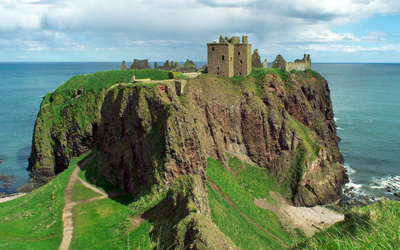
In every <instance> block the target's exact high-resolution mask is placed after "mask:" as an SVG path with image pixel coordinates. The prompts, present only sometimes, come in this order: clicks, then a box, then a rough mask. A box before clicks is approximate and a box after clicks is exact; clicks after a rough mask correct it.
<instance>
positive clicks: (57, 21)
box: [0, 0, 400, 63]
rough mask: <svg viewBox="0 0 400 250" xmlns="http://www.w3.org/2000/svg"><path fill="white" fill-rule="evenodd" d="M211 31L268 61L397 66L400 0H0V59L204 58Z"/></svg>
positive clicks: (215, 36) (213, 38)
mask: <svg viewBox="0 0 400 250" xmlns="http://www.w3.org/2000/svg"><path fill="white" fill-rule="evenodd" d="M220 35H223V36H224V37H225V36H228V37H232V36H242V35H247V36H248V39H249V43H251V44H252V48H253V49H256V48H257V49H258V51H259V54H260V55H261V59H262V60H264V59H267V60H268V61H269V62H272V61H273V60H274V59H275V57H276V55H277V54H281V55H282V56H283V57H284V58H285V59H286V60H287V61H293V60H295V59H296V58H302V57H303V54H311V59H312V61H313V62H362V63H375V62H378V63H400V1H399V0H285V1H282V0H186V1H183V0H168V1H166V0H0V62H113V61H115V62H118V61H121V62H122V60H126V61H127V62H131V61H133V59H134V58H137V59H145V58H147V59H149V61H159V62H161V61H165V60H167V59H169V60H173V61H177V62H182V61H185V60H186V59H191V60H193V61H198V62H205V61H207V43H211V42H213V41H218V38H219V36H220Z"/></svg>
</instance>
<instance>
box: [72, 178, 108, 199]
mask: <svg viewBox="0 0 400 250" xmlns="http://www.w3.org/2000/svg"><path fill="white" fill-rule="evenodd" d="M99 196H101V194H99V193H97V192H94V191H92V190H90V189H89V188H87V187H85V186H84V185H83V184H82V183H80V182H79V181H77V182H75V185H74V189H73V191H72V200H73V201H83V200H87V199H90V198H94V197H99Z"/></svg>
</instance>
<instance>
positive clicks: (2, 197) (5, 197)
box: [0, 193, 26, 203]
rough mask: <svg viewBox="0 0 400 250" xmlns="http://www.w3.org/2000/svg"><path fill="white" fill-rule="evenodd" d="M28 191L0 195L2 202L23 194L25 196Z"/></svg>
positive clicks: (0, 201)
mask: <svg viewBox="0 0 400 250" xmlns="http://www.w3.org/2000/svg"><path fill="white" fill-rule="evenodd" d="M25 194H26V193H15V194H7V195H4V196H1V197H0V203H3V202H7V201H11V200H14V199H17V198H19V197H21V196H24V195H25Z"/></svg>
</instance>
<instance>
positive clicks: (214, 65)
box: [207, 43, 234, 77]
mask: <svg viewBox="0 0 400 250" xmlns="http://www.w3.org/2000/svg"><path fill="white" fill-rule="evenodd" d="M207 47H208V48H207V54H208V56H207V58H208V73H210V74H215V75H220V76H228V77H232V76H233V75H234V68H233V45H232V44H230V43H209V44H207Z"/></svg>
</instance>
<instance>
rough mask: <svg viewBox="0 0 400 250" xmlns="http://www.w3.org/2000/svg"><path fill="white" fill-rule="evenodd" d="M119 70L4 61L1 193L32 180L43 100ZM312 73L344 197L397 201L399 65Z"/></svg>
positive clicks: (331, 67) (329, 67) (0, 69)
mask: <svg viewBox="0 0 400 250" xmlns="http://www.w3.org/2000/svg"><path fill="white" fill-rule="evenodd" d="M159 64H162V63H161V62H159ZM180 64H182V63H180ZM204 64H206V63H205V62H197V63H196V65H197V66H198V67H199V68H200V67H201V66H203V65H204ZM120 67H121V63H120V62H104V63H88V62H85V63H0V173H1V176H0V193H3V194H12V193H16V192H18V191H17V189H18V188H19V187H20V186H22V185H23V184H25V183H26V182H27V181H28V180H29V175H28V171H27V167H28V158H29V155H30V152H31V144H32V134H33V127H34V124H35V119H36V116H37V113H38V111H39V108H40V103H41V101H42V99H43V97H44V96H45V95H46V94H47V93H48V92H50V91H52V90H54V89H55V88H57V87H58V86H59V85H60V84H62V83H63V82H65V81H67V80H68V79H69V78H71V77H72V76H74V75H82V74H89V73H94V72H97V71H103V70H118V69H119V68H120ZM312 68H313V69H314V70H316V71H317V72H319V73H320V74H321V75H322V76H324V77H325V78H326V79H327V81H328V84H329V88H330V91H331V99H332V103H333V110H334V113H335V118H334V119H335V121H336V125H337V132H338V136H339V137H340V138H341V141H340V143H339V147H340V151H341V152H342V154H343V156H344V159H345V162H344V166H345V168H346V170H347V173H348V175H349V178H350V182H349V183H348V184H346V186H345V187H344V189H345V190H346V195H348V196H352V197H356V198H358V199H364V200H369V201H373V200H377V199H380V198H381V197H386V198H388V199H394V200H400V198H399V197H397V196H396V195H394V194H395V193H400V146H399V144H400V64H356V63H355V64H343V63H334V64H332V63H313V65H312Z"/></svg>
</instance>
